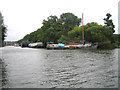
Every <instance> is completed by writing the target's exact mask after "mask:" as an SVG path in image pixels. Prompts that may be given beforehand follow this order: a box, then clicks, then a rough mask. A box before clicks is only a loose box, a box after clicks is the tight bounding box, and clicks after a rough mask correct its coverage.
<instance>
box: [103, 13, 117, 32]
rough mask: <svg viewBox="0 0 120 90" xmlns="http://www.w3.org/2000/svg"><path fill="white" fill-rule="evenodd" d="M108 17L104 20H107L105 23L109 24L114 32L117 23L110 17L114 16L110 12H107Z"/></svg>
mask: <svg viewBox="0 0 120 90" xmlns="http://www.w3.org/2000/svg"><path fill="white" fill-rule="evenodd" d="M106 16H107V18H104V19H103V20H104V21H105V22H104V23H105V25H106V26H108V27H109V28H111V29H112V30H113V33H114V32H115V30H114V28H115V25H114V24H113V22H112V19H110V17H111V16H112V15H111V14H110V13H107V14H106Z"/></svg>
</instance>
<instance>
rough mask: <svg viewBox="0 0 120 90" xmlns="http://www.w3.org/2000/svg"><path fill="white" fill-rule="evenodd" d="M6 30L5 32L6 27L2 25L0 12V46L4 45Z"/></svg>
mask: <svg viewBox="0 0 120 90" xmlns="http://www.w3.org/2000/svg"><path fill="white" fill-rule="evenodd" d="M6 32H7V28H6V26H5V25H4V20H3V16H2V13H1V12H0V47H1V46H3V45H4V40H5V37H6Z"/></svg>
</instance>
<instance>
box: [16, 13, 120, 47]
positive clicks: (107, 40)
mask: <svg viewBox="0 0 120 90" xmlns="http://www.w3.org/2000/svg"><path fill="white" fill-rule="evenodd" d="M111 16H112V15H111V14H110V13H107V14H106V18H104V19H103V20H104V23H105V25H99V24H98V23H96V22H90V23H87V24H86V25H84V33H85V40H86V41H88V42H91V43H97V44H98V45H99V48H115V47H118V46H119V45H120V40H119V38H120V35H118V34H114V32H115V30H114V28H115V25H114V24H113V21H112V19H110V17H111ZM81 21H82V19H81V18H78V17H77V16H76V15H74V14H73V13H63V14H61V15H60V18H58V17H57V16H55V15H54V16H52V15H51V16H49V17H48V18H47V20H43V22H42V24H43V26H42V27H41V28H39V29H37V30H36V31H34V32H31V33H30V34H27V35H25V36H24V38H23V39H21V40H19V41H18V42H22V41H27V42H43V43H46V42H54V43H60V42H64V41H66V42H72V41H77V40H82V25H81Z"/></svg>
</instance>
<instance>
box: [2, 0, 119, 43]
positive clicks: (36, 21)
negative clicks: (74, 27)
mask: <svg viewBox="0 0 120 90" xmlns="http://www.w3.org/2000/svg"><path fill="white" fill-rule="evenodd" d="M119 1H120V0H0V12H1V13H2V15H3V17H4V24H5V25H6V26H7V29H8V31H7V37H6V41H16V40H19V39H22V38H23V37H24V36H25V35H26V34H29V33H31V32H33V31H36V30H37V29H38V28H40V27H41V26H42V22H43V20H44V19H47V17H49V16H50V15H57V16H58V17H59V16H60V15H61V14H62V13H67V12H70V13H73V14H75V15H76V16H78V17H79V18H81V17H82V12H83V13H84V24H86V23H88V22H97V23H98V24H102V25H104V21H103V19H104V18H105V17H106V13H110V14H111V15H112V17H111V19H112V20H113V23H114V24H115V30H116V33H118V2H119Z"/></svg>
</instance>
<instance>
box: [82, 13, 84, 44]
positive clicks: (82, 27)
mask: <svg viewBox="0 0 120 90" xmlns="http://www.w3.org/2000/svg"><path fill="white" fill-rule="evenodd" d="M82 40H83V44H84V23H83V13H82Z"/></svg>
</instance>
